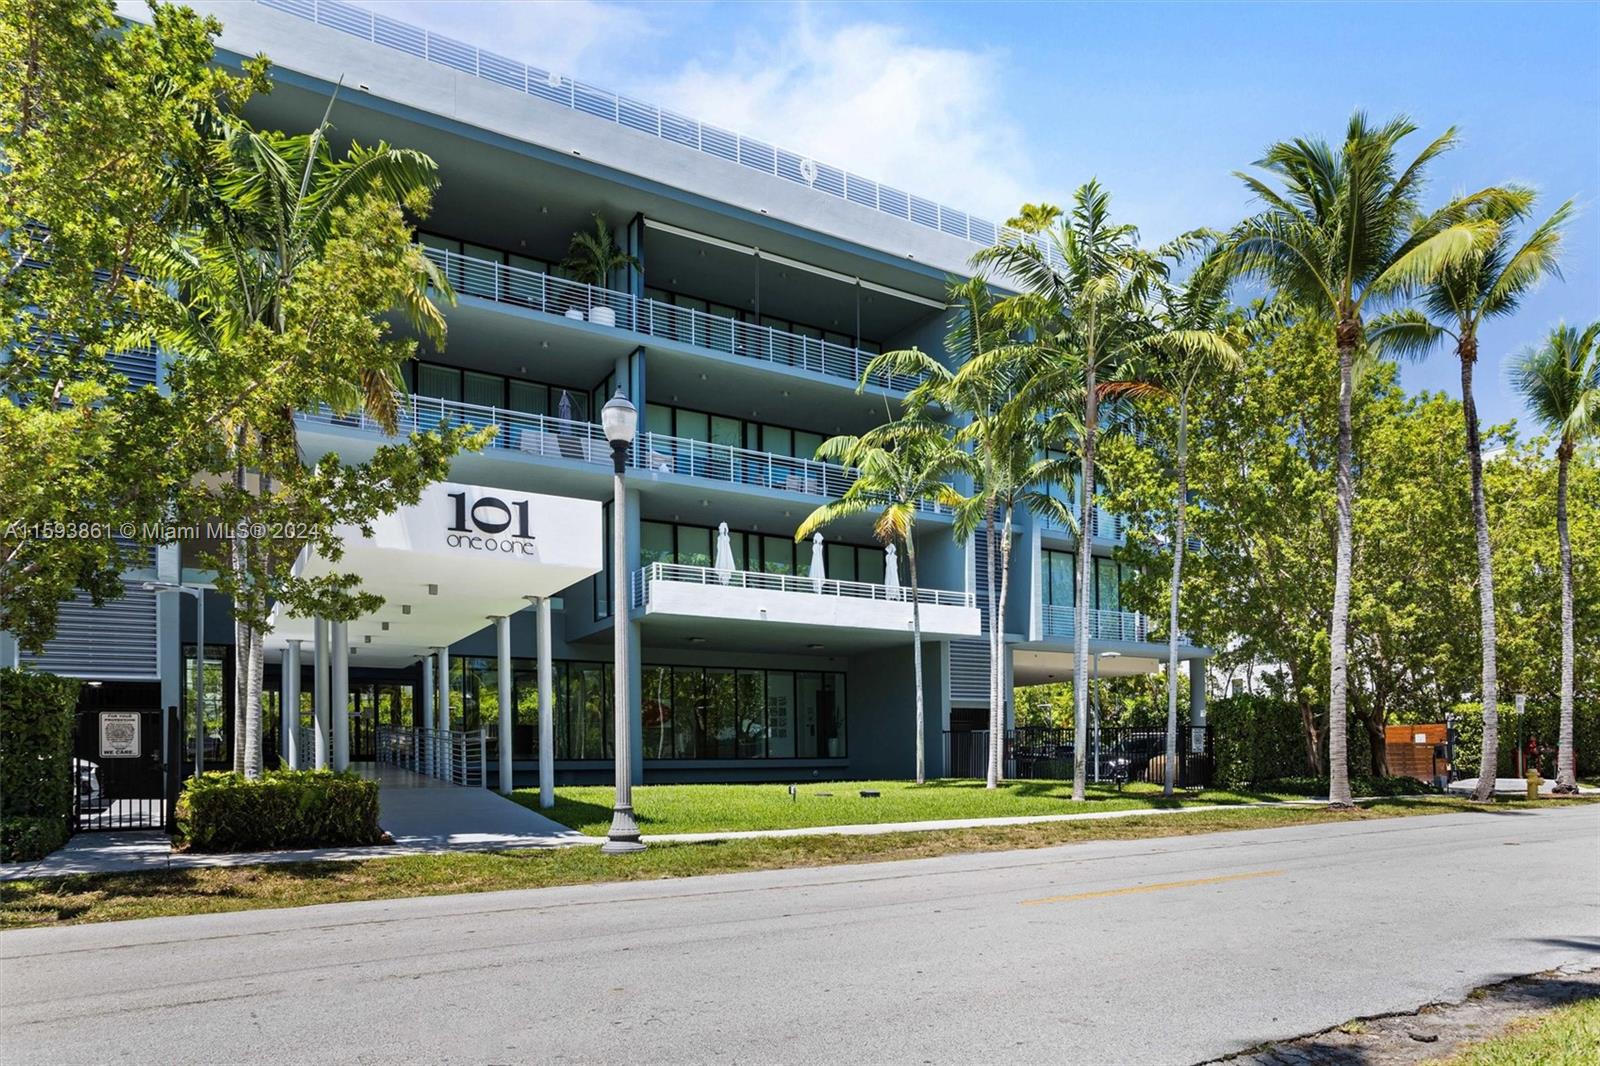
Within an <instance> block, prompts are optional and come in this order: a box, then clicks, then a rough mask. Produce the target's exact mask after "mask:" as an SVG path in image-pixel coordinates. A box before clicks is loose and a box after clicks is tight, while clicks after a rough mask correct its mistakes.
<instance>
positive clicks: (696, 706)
mask: <svg viewBox="0 0 1600 1066" xmlns="http://www.w3.org/2000/svg"><path fill="white" fill-rule="evenodd" d="M704 681H705V676H704V674H703V672H702V671H701V670H700V668H699V667H682V666H680V667H678V668H677V669H675V670H673V671H672V724H673V728H674V731H675V732H676V735H677V744H678V751H677V756H678V758H680V759H697V758H699V757H700V743H699V739H700V736H701V734H702V733H703V732H704V728H705V727H704V719H705V713H706V706H705V692H704V687H703V686H704Z"/></svg>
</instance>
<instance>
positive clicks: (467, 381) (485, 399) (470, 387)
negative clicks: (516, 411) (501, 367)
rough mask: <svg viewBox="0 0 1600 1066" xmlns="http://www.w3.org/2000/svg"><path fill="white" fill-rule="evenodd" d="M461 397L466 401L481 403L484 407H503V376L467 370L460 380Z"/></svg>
mask: <svg viewBox="0 0 1600 1066" xmlns="http://www.w3.org/2000/svg"><path fill="white" fill-rule="evenodd" d="M461 398H462V399H463V400H465V401H466V402H467V403H476V404H482V405H483V406H484V407H504V406H505V402H506V401H505V378H502V377H501V376H500V375H498V374H480V373H478V372H477V371H475V370H468V371H466V372H465V374H464V377H463V380H462V385H461Z"/></svg>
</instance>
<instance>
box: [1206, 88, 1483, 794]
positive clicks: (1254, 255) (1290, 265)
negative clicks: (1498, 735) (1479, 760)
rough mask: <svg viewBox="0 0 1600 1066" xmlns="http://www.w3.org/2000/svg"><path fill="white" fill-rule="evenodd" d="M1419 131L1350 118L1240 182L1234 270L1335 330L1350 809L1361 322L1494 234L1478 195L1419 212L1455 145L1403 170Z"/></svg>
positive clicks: (1331, 720)
mask: <svg viewBox="0 0 1600 1066" xmlns="http://www.w3.org/2000/svg"><path fill="white" fill-rule="evenodd" d="M1415 131H1416V126H1414V125H1413V124H1412V123H1411V121H1410V120H1409V119H1407V118H1405V117H1398V118H1394V119H1391V120H1390V121H1388V122H1386V123H1383V124H1382V125H1378V126H1374V125H1372V124H1371V123H1369V122H1368V120H1367V116H1366V115H1365V114H1363V113H1362V112H1359V111H1358V112H1356V113H1355V114H1354V115H1352V116H1351V118H1350V123H1349V126H1348V127H1347V128H1346V131H1345V139H1344V143H1343V144H1342V145H1340V146H1339V147H1338V148H1337V149H1334V148H1332V147H1330V146H1329V145H1328V144H1327V143H1326V142H1325V141H1321V140H1314V139H1305V138H1302V139H1298V140H1294V141H1283V142H1279V143H1277V144H1274V145H1272V146H1271V147H1269V148H1268V149H1267V151H1266V154H1265V155H1263V156H1262V158H1261V159H1260V160H1258V161H1257V163H1256V165H1257V166H1258V167H1260V168H1262V169H1263V170H1265V171H1267V172H1268V174H1269V175H1271V177H1273V178H1275V179H1276V184H1272V183H1269V182H1268V181H1267V180H1263V179H1262V178H1258V177H1255V176H1252V175H1249V174H1243V173H1240V174H1238V175H1237V176H1238V177H1239V179H1240V180H1241V181H1243V182H1244V183H1245V185H1246V186H1247V187H1248V188H1249V189H1250V190H1251V192H1253V193H1254V194H1255V196H1256V197H1257V198H1258V199H1260V200H1261V201H1262V202H1263V203H1264V204H1265V205H1266V206H1265V208H1264V209H1263V210H1262V211H1261V212H1260V213H1259V214H1257V215H1254V216H1252V217H1250V218H1247V219H1245V220H1244V221H1243V222H1241V223H1239V225H1238V226H1237V227H1235V229H1234V231H1233V233H1232V235H1231V238H1230V244H1231V247H1232V250H1233V251H1232V254H1233V265H1234V268H1235V269H1236V270H1238V271H1239V272H1241V273H1243V274H1246V275H1254V276H1257V277H1260V278H1263V279H1265V280H1266V281H1268V282H1269V283H1271V284H1272V285H1274V286H1276V288H1277V289H1278V290H1279V292H1280V293H1282V294H1284V295H1286V296H1288V297H1290V298H1291V299H1293V300H1295V301H1296V302H1297V303H1299V304H1300V305H1302V306H1303V307H1305V308H1306V309H1307V310H1308V311H1311V312H1313V313H1320V314H1321V315H1323V316H1325V317H1326V318H1327V319H1328V320H1329V321H1330V322H1331V323H1332V324H1333V328H1334V338H1335V343H1336V345H1337V352H1338V358H1339V432H1338V450H1337V454H1338V459H1337V463H1338V467H1337V470H1336V473H1335V484H1336V488H1337V492H1336V495H1337V512H1338V534H1337V538H1336V540H1337V543H1336V548H1335V553H1334V586H1333V587H1334V591H1333V612H1332V621H1331V625H1330V630H1331V632H1330V634H1329V686H1328V777H1329V782H1328V801H1329V806H1330V807H1334V808H1339V809H1344V808H1349V807H1351V806H1352V803H1351V797H1350V771H1349V765H1348V755H1347V751H1346V733H1345V730H1346V720H1347V715H1346V709H1347V700H1348V690H1349V665H1348V653H1349V647H1348V645H1349V626H1350V566H1351V551H1352V548H1351V513H1352V510H1353V508H1354V506H1355V480H1354V472H1353V455H1352V453H1353V442H1352V438H1351V420H1350V405H1351V397H1352V392H1353V388H1354V376H1355V364H1356V359H1357V356H1358V354H1360V353H1361V352H1363V351H1365V349H1366V330H1365V316H1366V315H1367V314H1369V313H1371V312H1377V311H1382V310H1384V309H1385V305H1386V304H1388V305H1391V306H1392V305H1394V304H1397V303H1399V302H1400V301H1402V300H1403V298H1404V296H1405V294H1406V292H1407V291H1408V290H1409V289H1411V288H1414V287H1415V286H1417V285H1419V284H1425V283H1427V282H1430V281H1432V280H1433V279H1434V278H1436V277H1437V276H1439V274H1440V273H1442V272H1443V271H1444V270H1445V269H1447V268H1449V267H1452V266H1456V265H1458V264H1460V263H1463V262H1465V261H1466V260H1467V259H1469V258H1470V257H1471V256H1472V255H1474V254H1476V253H1477V252H1479V251H1480V250H1481V249H1482V248H1483V247H1484V246H1485V245H1486V244H1487V243H1488V242H1489V241H1490V240H1492V239H1493V236H1494V233H1495V231H1496V229H1497V227H1496V226H1495V224H1493V223H1490V222H1485V221H1484V220H1482V219H1477V218H1472V217H1469V215H1468V211H1469V209H1470V208H1471V207H1473V206H1475V205H1477V204H1479V203H1482V202H1485V201H1486V200H1487V199H1488V198H1489V197H1488V196H1486V195H1485V194H1482V193H1480V194H1476V195H1474V196H1470V197H1465V198H1462V199H1459V200H1455V201H1452V202H1450V203H1448V204H1447V205H1445V206H1444V207H1443V208H1441V209H1439V210H1437V211H1434V212H1432V213H1425V212H1423V211H1422V210H1421V207H1420V202H1421V193H1422V183H1423V178H1424V176H1425V174H1426V172H1427V168H1428V165H1429V164H1430V163H1431V162H1432V161H1433V160H1434V159H1436V158H1438V156H1439V155H1440V154H1441V153H1443V152H1445V151H1447V150H1449V149H1450V148H1451V147H1452V146H1453V145H1454V144H1455V130H1454V129H1453V128H1452V129H1449V130H1446V131H1445V132H1444V134H1442V135H1441V136H1440V137H1439V138H1438V139H1436V140H1434V141H1433V142H1432V143H1430V144H1429V145H1428V146H1427V147H1425V148H1424V149H1423V150H1422V151H1421V152H1420V153H1418V155H1417V156H1416V157H1415V158H1414V159H1413V160H1412V161H1411V162H1410V163H1408V164H1406V165H1405V166H1404V167H1403V168H1402V167H1401V166H1400V165H1399V162H1398V160H1397V158H1396V151H1397V150H1398V148H1399V145H1400V142H1401V141H1403V140H1404V139H1405V138H1406V137H1408V136H1410V135H1411V134H1412V133H1414V132H1415Z"/></svg>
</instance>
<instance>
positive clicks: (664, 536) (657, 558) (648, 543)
mask: <svg viewBox="0 0 1600 1066" xmlns="http://www.w3.org/2000/svg"><path fill="white" fill-rule="evenodd" d="M675 561H676V558H675V556H674V555H673V551H672V524H671V523H670V522H640V523H639V562H640V563H641V564H643V565H645V566H649V565H650V564H651V563H670V562H675Z"/></svg>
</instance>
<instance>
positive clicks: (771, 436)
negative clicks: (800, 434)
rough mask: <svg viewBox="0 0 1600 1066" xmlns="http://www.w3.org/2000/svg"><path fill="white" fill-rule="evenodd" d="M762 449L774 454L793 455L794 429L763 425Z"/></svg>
mask: <svg viewBox="0 0 1600 1066" xmlns="http://www.w3.org/2000/svg"><path fill="white" fill-rule="evenodd" d="M761 450H762V451H764V452H771V453H772V454H773V455H793V454H794V431H793V430H789V429H785V428H784V427H782V426H765V425H764V426H762V427H761Z"/></svg>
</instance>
